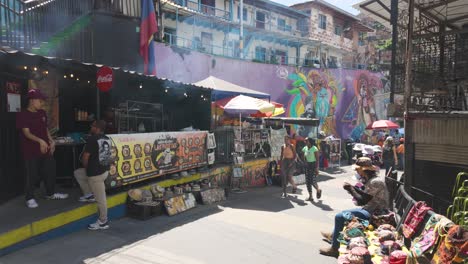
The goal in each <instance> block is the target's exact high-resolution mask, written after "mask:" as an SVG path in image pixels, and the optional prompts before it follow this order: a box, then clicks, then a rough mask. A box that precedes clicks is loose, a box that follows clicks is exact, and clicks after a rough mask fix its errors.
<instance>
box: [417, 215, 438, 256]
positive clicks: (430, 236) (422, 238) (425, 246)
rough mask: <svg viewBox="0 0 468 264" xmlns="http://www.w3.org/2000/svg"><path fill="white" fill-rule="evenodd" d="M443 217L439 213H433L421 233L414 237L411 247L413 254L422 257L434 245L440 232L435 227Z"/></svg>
mask: <svg viewBox="0 0 468 264" xmlns="http://www.w3.org/2000/svg"><path fill="white" fill-rule="evenodd" d="M442 217H443V216H441V215H438V214H434V215H432V216H431V218H429V220H428V221H427V223H426V225H425V227H424V230H423V231H422V233H421V235H419V236H418V237H416V238H414V239H413V242H412V245H411V248H410V250H411V252H412V255H413V256H415V257H420V256H422V255H423V254H424V253H425V252H428V251H430V250H431V249H432V248H433V247H434V244H435V242H436V241H437V239H438V238H439V234H438V233H437V232H436V230H435V227H436V225H437V223H438V222H440V220H441V219H442Z"/></svg>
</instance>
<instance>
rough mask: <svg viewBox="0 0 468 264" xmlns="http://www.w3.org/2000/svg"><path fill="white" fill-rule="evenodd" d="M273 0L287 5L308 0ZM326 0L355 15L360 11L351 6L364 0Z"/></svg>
mask: <svg viewBox="0 0 468 264" xmlns="http://www.w3.org/2000/svg"><path fill="white" fill-rule="evenodd" d="M272 1H274V2H277V3H280V4H283V5H287V6H290V5H293V4H297V3H304V2H307V0H272ZM325 1H327V2H329V3H330V4H332V5H334V6H337V7H339V8H341V9H343V10H346V11H348V12H350V13H351V14H354V15H357V14H358V13H359V11H357V10H356V9H354V8H352V7H351V6H352V5H354V4H356V3H359V2H362V0H325Z"/></svg>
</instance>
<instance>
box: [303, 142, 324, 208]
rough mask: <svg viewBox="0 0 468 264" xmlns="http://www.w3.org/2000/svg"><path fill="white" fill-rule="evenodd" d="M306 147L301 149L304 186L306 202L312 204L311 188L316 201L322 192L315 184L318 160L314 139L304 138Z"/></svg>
mask: <svg viewBox="0 0 468 264" xmlns="http://www.w3.org/2000/svg"><path fill="white" fill-rule="evenodd" d="M305 142H306V146H304V147H303V148H302V152H303V153H304V162H305V164H306V166H305V176H306V186H307V191H308V192H309V198H308V199H307V200H308V201H311V202H313V201H314V198H313V196H312V186H314V188H315V190H316V192H317V194H316V197H317V199H320V198H321V197H322V190H321V189H320V188H319V186H318V184H317V176H318V174H319V168H318V160H319V150H318V148H317V146H316V143H315V139H313V138H306V141H305Z"/></svg>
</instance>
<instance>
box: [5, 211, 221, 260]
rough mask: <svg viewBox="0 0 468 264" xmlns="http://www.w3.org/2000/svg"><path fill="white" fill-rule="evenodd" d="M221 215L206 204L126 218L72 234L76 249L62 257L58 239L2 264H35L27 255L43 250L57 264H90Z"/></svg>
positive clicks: (34, 247) (69, 241)
mask: <svg viewBox="0 0 468 264" xmlns="http://www.w3.org/2000/svg"><path fill="white" fill-rule="evenodd" d="M219 212H222V209H220V208H219V207H218V205H206V206H198V207H196V208H194V209H191V210H189V211H187V212H184V213H181V214H179V215H175V216H167V215H162V216H158V217H155V218H152V219H149V220H146V221H140V220H136V219H131V218H125V219H122V220H117V221H113V222H111V223H110V226H111V228H110V229H108V230H101V231H89V230H81V232H77V233H73V234H70V235H68V236H67V241H66V242H65V243H66V244H68V245H69V246H70V248H73V250H69V251H67V252H66V254H59V253H58V252H54V250H53V248H50V247H51V244H50V243H52V244H53V243H63V240H62V239H56V240H51V241H49V242H48V243H43V244H37V245H35V246H32V247H29V248H26V249H24V250H23V251H20V252H14V253H12V254H9V255H6V256H3V257H1V258H0V264H6V263H13V262H11V261H10V258H12V259H14V260H15V261H14V263H34V261H33V259H31V257H30V256H29V254H27V252H28V250H36V251H37V250H40V251H42V252H43V253H44V254H46V255H49V254H51V255H54V263H88V261H89V260H90V259H92V258H95V257H96V256H100V255H102V254H105V253H107V254H112V251H113V250H116V249H119V248H121V247H123V246H128V245H131V244H133V243H135V242H138V241H142V240H145V239H147V238H149V237H152V236H155V235H158V234H162V233H165V232H167V231H170V230H172V229H175V228H177V227H180V226H183V225H186V224H189V223H191V222H195V221H197V220H199V219H202V218H204V217H208V216H210V215H214V214H217V213H219ZM82 232H87V233H89V234H86V237H88V238H89V239H83V236H82ZM80 233H81V234H80ZM104 240H105V241H106V242H105V243H95V242H93V241H101V242H102V241H104ZM60 241H62V242H60ZM47 252H48V253H47Z"/></svg>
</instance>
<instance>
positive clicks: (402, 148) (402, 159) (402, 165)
mask: <svg viewBox="0 0 468 264" xmlns="http://www.w3.org/2000/svg"><path fill="white" fill-rule="evenodd" d="M396 151H397V154H398V163H399V164H400V166H399V169H400V170H404V169H405V138H400V145H398V147H397V150H396Z"/></svg>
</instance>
